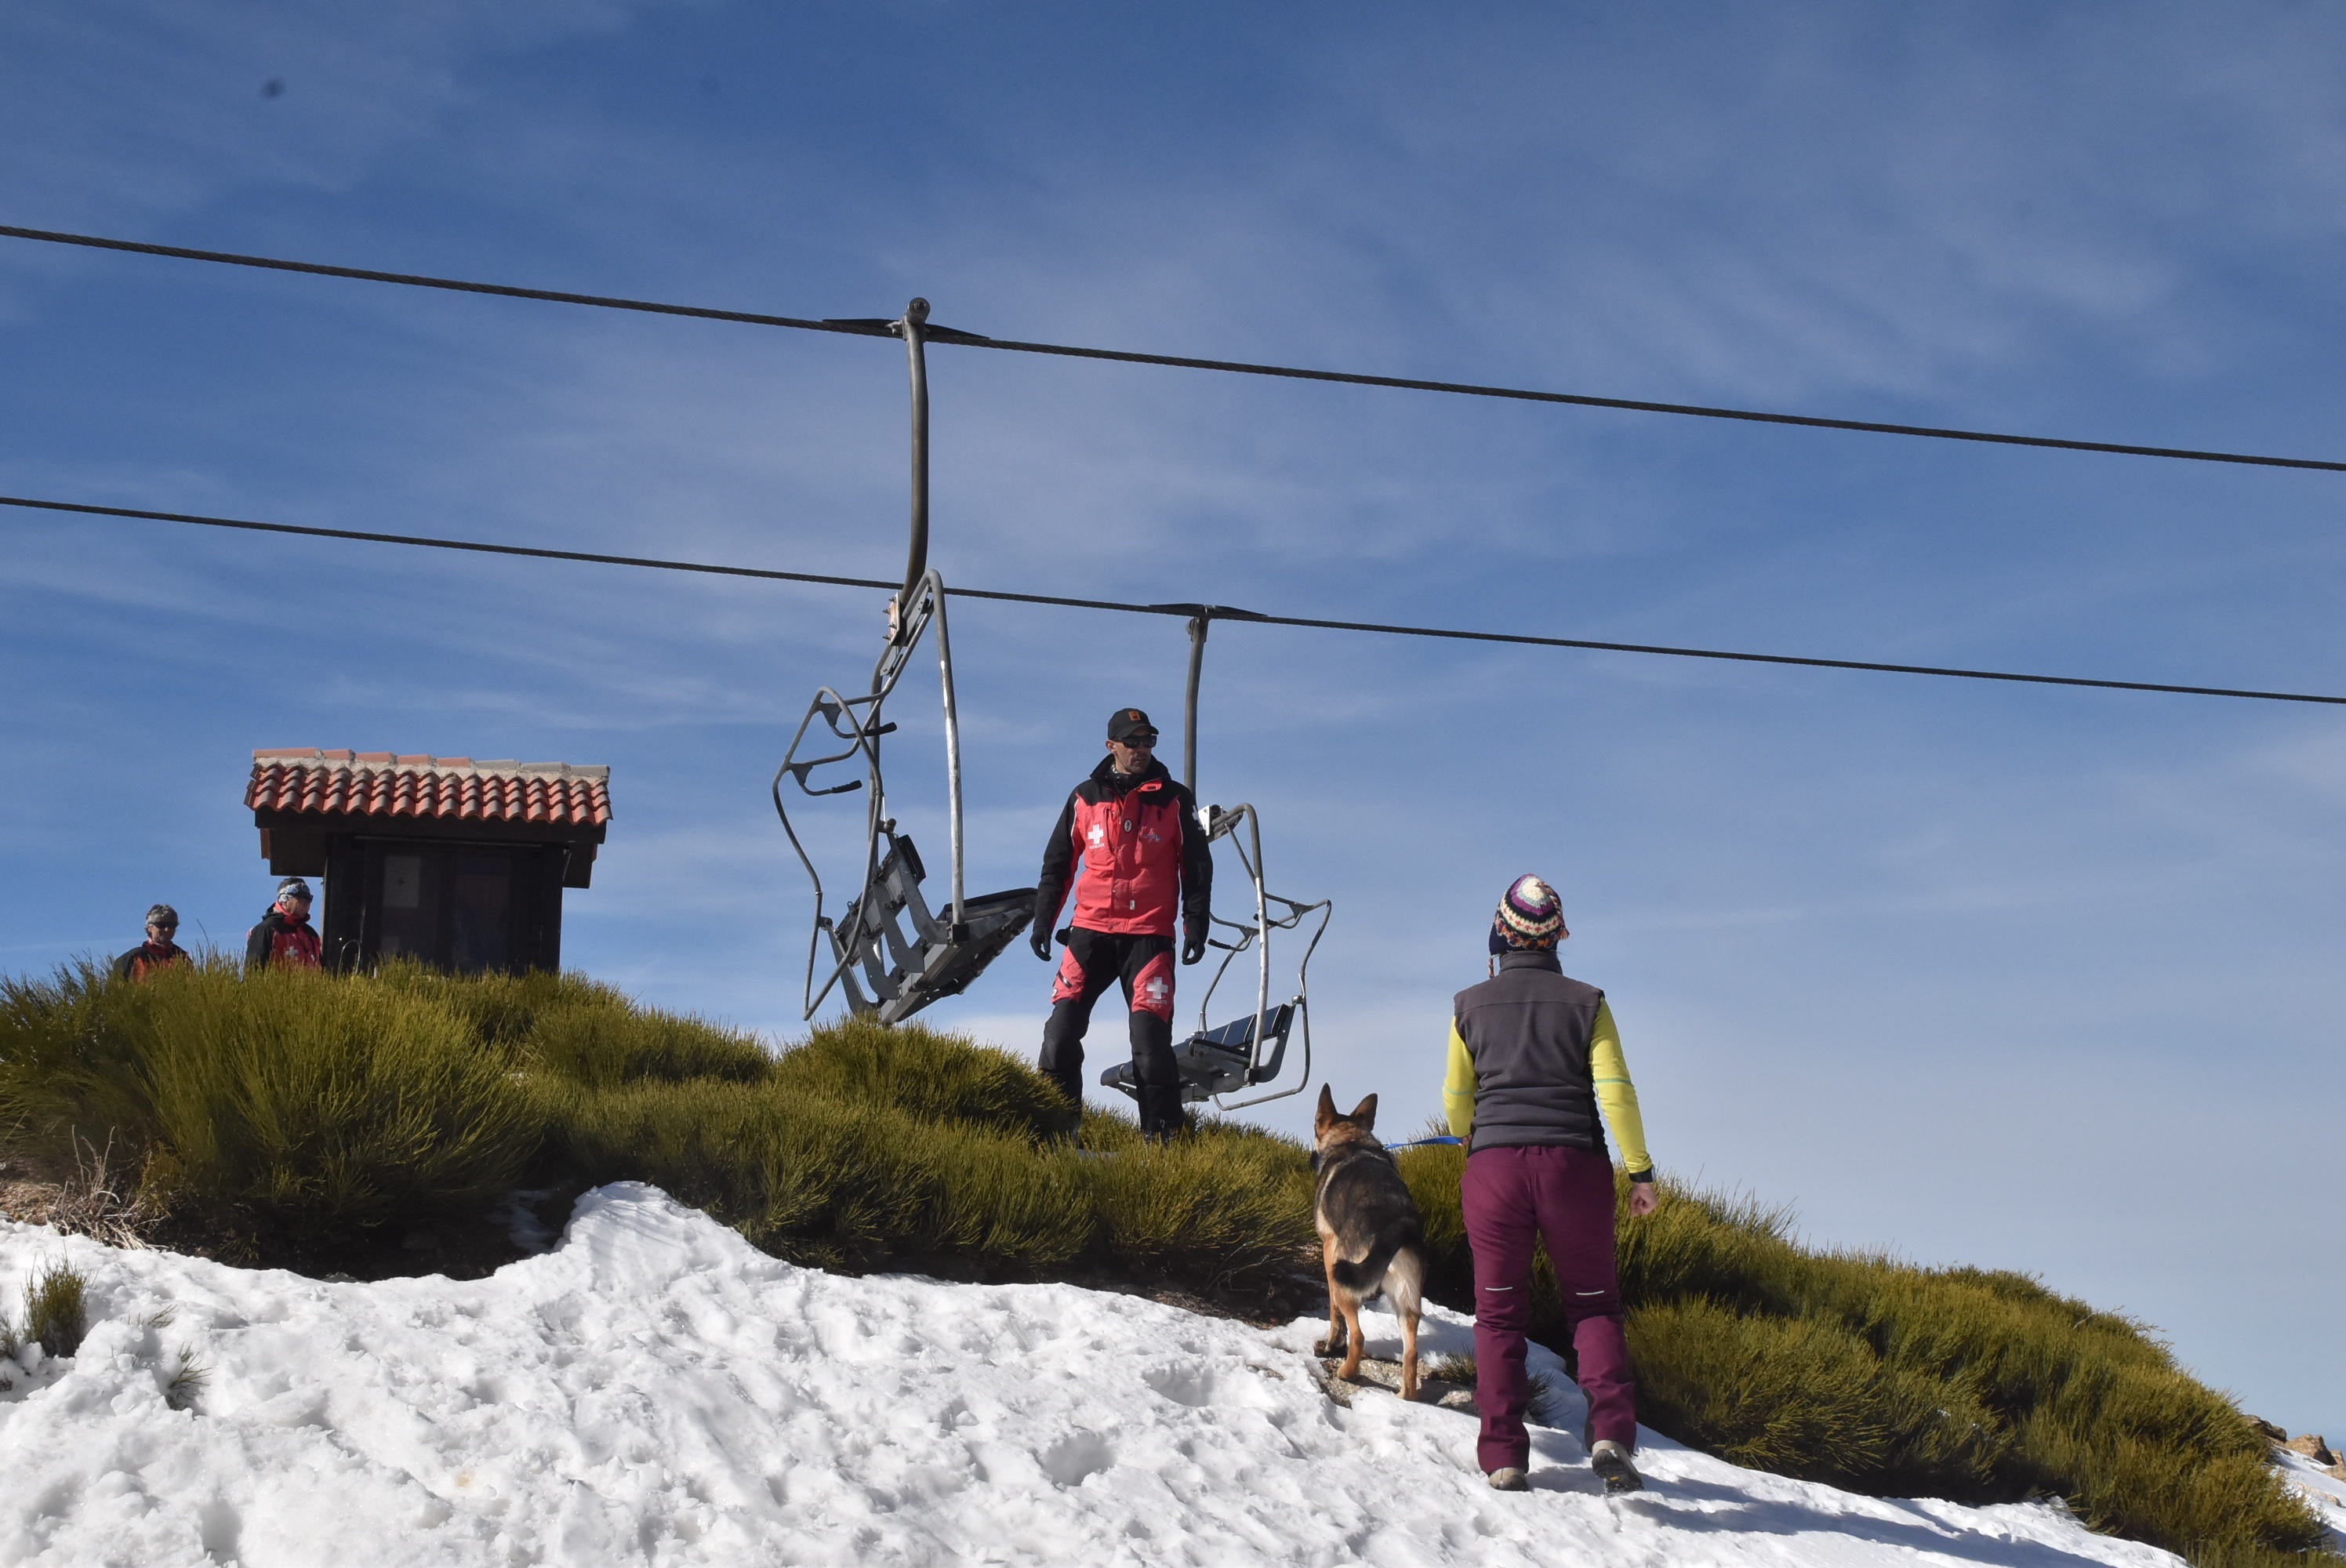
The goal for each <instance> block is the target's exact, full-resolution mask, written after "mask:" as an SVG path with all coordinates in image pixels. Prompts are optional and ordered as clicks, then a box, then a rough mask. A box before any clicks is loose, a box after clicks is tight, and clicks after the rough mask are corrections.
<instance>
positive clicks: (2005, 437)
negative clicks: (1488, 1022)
mask: <svg viewBox="0 0 2346 1568" xmlns="http://www.w3.org/2000/svg"><path fill="white" fill-rule="evenodd" d="M0 236H5V237H6V238H9V239H30V240H36V241H39V242H41V243H43V244H50V245H75V246H80V247H83V248H85V249H95V250H119V251H128V252H130V253H132V254H135V255H142V256H161V257H169V258H174V259H177V260H187V261H207V262H212V263H215V264H218V265H222V266H230V267H256V268H260V269H263V270H269V271H275V272H301V273H309V274H313V275H315V276H319V277H324V278H343V279H351V280H357V281H360V282H368V283H395V284H399V285H402V286H403V287H407V288H415V289H440V290H448V291H451V292H454V293H460V294H487V295H494V296H497V297H499V298H504V299H513V300H542V301H546V302H548V303H552V304H559V305H584V306H590V307H593V308H595V309H597V310H607V311H637V312H640V313H644V314H648V315H656V316H682V317H688V318H691V319H695V320H699V321H728V322H732V323H735V324H737V325H742V326H753V327H782V328H788V329H790V330H791V331H803V332H832V333H838V334H841V335H845V336H850V337H867V338H868V337H884V336H888V335H891V334H890V333H889V331H888V324H887V323H885V322H882V321H861V320H846V319H839V318H831V319H821V320H818V319H814V318H809V317H802V316H780V315H773V314H770V313H768V312H765V311H729V310H721V309H718V308H715V307H711V306H705V305H678V304H670V303H667V302H664V301H660V300H636V299H629V298H627V297H625V296H621V295H612V294H586V293H577V292H573V291H571V290H560V289H536V288H529V287H525V286H523V285H519V284H511V283H484V282H477V281H474V280H468V279H461V278H442V277H435V276H433V275H431V274H428V273H421V272H393V271H387V270H382V269H378V268H372V267H340V266H333V265H331V264H328V263H326V262H321V261H297V260H290V259H287V258H284V257H275V256H254V255H249V254H245V253H241V252H238V251H232V250H201V249H194V248H193V247H189V246H184V245H158V244H152V243H149V242H147V241H143V240H135V239H110V238H107V237H106V236H103V235H95V234H73V233H67V232H65V231H63V230H60V229H27V228H24V227H21V226H19V225H15V224H0ZM928 335H929V338H930V341H933V342H940V343H955V344H959V345H961V346H964V347H967V348H979V349H995V350H999V351H1003V352H1005V353H1021V354H1046V355H1051V356H1053V357H1056V358H1060V359H1080V360H1105V361H1112V362H1116V363H1120V364H1135V365H1162V366H1167V367H1169V368H1172V369H1176V370H1193V371H1213V372H1220V373H1223V374H1228V375H1248V376H1270V377H1273V378H1277V379H1280V380H1284V381H1306V382H1332V383H1335V384H1339V385H1345V386H1366V387H1386V388H1391V389H1393V390H1396V391H1401V392H1440V393H1443V394H1446V395H1449V396H1454V397H1476V398H1496V399H1500V400H1503V401H1507V402H1538V403H1559V404H1564V405H1566V406H1570V407H1576V408H1601V409H1612V410H1616V411H1619V412H1628V413H1664V414H1675V415H1678V416H1680V417H1683V418H1690V419H1723V420H1735V421H1739V422H1741V423H1749V424H1776V425H1792V426H1797V427H1801V428H1805V429H1810V430H1841V431H1853V432H1858V433H1863V434H1870V435H1903V436H1913V437H1918V438H1922V439H1925V440H1932V441H1964V442H1974V443H1984V444H1988V445H1995V446H2025V447H2039V448H2045V449H2049V450H2053V451H2058V452H2087V453H2105V454H2107V455H2112V456H2119V457H2157V458H2166V459H2169V460H2172V461H2177V462H2185V463H2235V464H2243V465H2247V466H2250V467H2258V468H2298V469H2311V470H2316V471H2319V472H2323V473H2346V462H2341V461H2338V460H2335V459H2329V458H2315V457H2282V456H2275V455H2270V454H2266V453H2246V452H2224V451H2214V450H2206V449H2201V448H2196V447H2180V446H2151V445H2146V444H2140V443H2132V442H2116V441H2078V440H2073V439H2070V438H2066V437H2062V436H2050V435H2025V434H2020V433H2014V432H2009V431H1987V430H1967V429H1962V428H1958V427H1953V426H1944V425H1925V424H1902V423H1895V422H1892V421H1888V420H1870V419H1835V418H1830V417H1827V416H1824V415H1821V414H1803V413H1783V412H1773V411H1769V410H1761V409H1747V408H1725V407H1719V406H1714V405H1710V404H1704V403H1683V402H1660V401H1658V400H1654V399H1650V398H1622V397H1605V396H1600V395H1597V394H1595V393H1589V392H1545V391H1539V390H1535V389H1531V388H1525V387H1503V386H1493V385H1486V384H1483V383H1479V382H1448V381H1431V380H1425V379H1423V378H1419V377H1414V376H1385V375H1370V374H1366V373H1362V372H1354V371H1331V370H1317V369H1311V368H1309V367H1305V366H1299V365H1273V364H1262V363H1258V362H1255V361H1246V360H1216V359H1203V358H1199V357H1197V356H1194V355H1188V354H1157V353H1146V352H1141V351H1136V350H1129V349H1102V348H1091V347H1086V346H1083V345H1079V344H1073V343H1048V342H1034V341H1024V340H1020V339H1015V338H988V337H982V336H980V335H978V334H977V333H974V332H959V331H943V330H940V329H932V330H931V331H930V332H929V334H928Z"/></svg>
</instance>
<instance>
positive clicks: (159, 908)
mask: <svg viewBox="0 0 2346 1568" xmlns="http://www.w3.org/2000/svg"><path fill="white" fill-rule="evenodd" d="M147 923H148V925H159V926H168V927H169V928H170V929H171V930H173V931H177V930H179V911H178V910H175V909H173V908H172V907H171V906H170V905H169V904H157V905H156V906H155V907H154V908H153V909H150V910H148V911H147Z"/></svg>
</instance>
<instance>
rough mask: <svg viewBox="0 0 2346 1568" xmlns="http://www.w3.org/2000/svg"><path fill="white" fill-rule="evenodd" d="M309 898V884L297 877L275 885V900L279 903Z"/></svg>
mask: <svg viewBox="0 0 2346 1568" xmlns="http://www.w3.org/2000/svg"><path fill="white" fill-rule="evenodd" d="M309 896H310V884H309V883H307V882H305V881H302V880H301V878H299V877H288V878H286V879H285V880H284V881H281V882H280V883H278V884H277V898H278V901H279V902H280V903H281V902H283V901H285V900H287V899H306V898H308V897H309Z"/></svg>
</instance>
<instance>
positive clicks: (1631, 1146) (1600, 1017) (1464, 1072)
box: [1442, 1002, 1654, 1176]
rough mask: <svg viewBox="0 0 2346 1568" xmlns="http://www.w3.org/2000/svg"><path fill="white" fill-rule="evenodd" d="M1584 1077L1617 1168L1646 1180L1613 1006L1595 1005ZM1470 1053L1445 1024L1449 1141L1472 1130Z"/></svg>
mask: <svg viewBox="0 0 2346 1568" xmlns="http://www.w3.org/2000/svg"><path fill="white" fill-rule="evenodd" d="M1588 1075H1589V1077H1590V1078H1591V1079H1592V1080H1593V1081H1594V1082H1595V1084H1596V1105H1597V1108H1598V1109H1599V1110H1601V1111H1603V1112H1604V1113H1605V1125H1607V1127H1609V1128H1611V1129H1612V1133H1613V1141H1614V1142H1615V1143H1616V1144H1617V1145H1620V1149H1621V1166H1622V1168H1623V1169H1625V1170H1627V1172H1628V1173H1629V1174H1630V1175H1631V1176H1647V1175H1650V1174H1651V1173H1652V1171H1653V1168H1654V1160H1653V1156H1651V1155H1648V1154H1647V1152H1646V1119H1645V1116H1644V1114H1643V1113H1641V1112H1640V1111H1639V1110H1638V1109H1637V1084H1633V1083H1631V1082H1630V1081H1629V1059H1628V1058H1627V1057H1626V1056H1624V1055H1623V1054H1621V1032H1620V1031H1619V1030H1618V1029H1617V1028H1616V1027H1614V1023H1613V1005H1612V1003H1609V1002H1600V1003H1597V1004H1596V1025H1595V1027H1594V1029H1593V1030H1592V1031H1591V1032H1590V1034H1589V1039H1588ZM1474 1083H1475V1079H1474V1052H1472V1051H1470V1050H1468V1049H1467V1046H1466V1042H1465V1039H1464V1037H1463V1036H1462V1035H1460V1034H1459V1033H1458V1024H1457V1022H1456V1021H1455V1020H1453V1021H1452V1022H1451V1025H1450V1073H1449V1076H1448V1077H1447V1078H1446V1079H1445V1080H1444V1081H1443V1085H1442V1110H1443V1115H1446V1116H1447V1117H1448V1118H1449V1119H1450V1132H1451V1135H1453V1136H1454V1137H1460V1138H1464V1137H1466V1136H1468V1135H1470V1134H1471V1133H1472V1132H1473V1131H1474Z"/></svg>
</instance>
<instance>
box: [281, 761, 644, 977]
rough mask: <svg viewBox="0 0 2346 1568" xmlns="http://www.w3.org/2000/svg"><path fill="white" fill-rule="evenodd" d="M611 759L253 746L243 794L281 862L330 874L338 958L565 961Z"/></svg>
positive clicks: (538, 965) (459, 966) (600, 823)
mask: <svg viewBox="0 0 2346 1568" xmlns="http://www.w3.org/2000/svg"><path fill="white" fill-rule="evenodd" d="M610 779H611V770H610V769H608V768H576V767H573V766H571V765H570V764H569V763H566V762H475V761H474V760H473V759H471V758H469V757H402V756H395V755H393V753H391V752H388V751H356V752H353V751H319V750H315V749H311V748H306V747H297V748H289V749H280V750H272V751H256V752H254V753H253V754H252V782H251V784H250V787H249V788H248V789H246V791H245V797H244V803H245V804H246V805H247V806H250V807H251V808H252V820H253V823H254V825H255V826H257V827H258V828H259V829H260V853H261V857H262V858H263V859H264V860H267V861H268V862H269V869H270V871H273V872H275V873H276V874H277V875H279V876H322V877H323V878H324V879H325V883H326V890H325V912H324V915H323V917H322V919H321V922H320V928H319V935H320V936H321V939H322V940H323V942H324V944H325V950H326V962H328V964H329V965H331V966H332V967H334V968H339V969H348V968H352V967H354V966H364V965H369V964H372V963H374V962H376V961H377V960H379V959H385V958H413V959H417V960H420V961H422V962H425V963H428V964H432V965H433V966H435V967H437V968H441V969H447V970H454V971H458V972H468V973H469V972H479V971H483V970H504V971H507V972H512V973H516V974H517V973H520V972H523V971H525V970H532V969H545V970H556V969H560V968H561V967H562V890H563V889H565V888H583V887H585V886H586V884H587V881H588V879H589V878H590V877H591V876H592V875H593V872H594V869H595V851H596V850H597V846H599V845H600V844H601V843H602V842H603V834H604V831H605V830H606V828H607V826H608V825H609V823H610V820H611V787H610Z"/></svg>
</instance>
